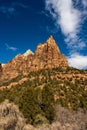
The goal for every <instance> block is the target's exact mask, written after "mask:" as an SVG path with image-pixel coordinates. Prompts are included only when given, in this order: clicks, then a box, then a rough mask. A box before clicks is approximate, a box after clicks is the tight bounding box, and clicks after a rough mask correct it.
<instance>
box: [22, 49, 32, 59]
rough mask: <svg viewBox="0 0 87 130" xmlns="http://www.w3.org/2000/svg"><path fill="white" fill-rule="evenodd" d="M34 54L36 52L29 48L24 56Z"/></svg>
mask: <svg viewBox="0 0 87 130" xmlns="http://www.w3.org/2000/svg"><path fill="white" fill-rule="evenodd" d="M31 54H32V55H34V53H33V52H32V51H31V50H30V49H29V50H27V51H26V52H25V53H24V54H23V56H25V57H27V56H28V55H31Z"/></svg>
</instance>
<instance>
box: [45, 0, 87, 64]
mask: <svg viewBox="0 0 87 130" xmlns="http://www.w3.org/2000/svg"><path fill="white" fill-rule="evenodd" d="M45 4H46V10H48V11H49V13H50V14H51V15H52V17H53V19H54V20H55V25H56V27H60V29H61V32H62V33H63V35H64V37H65V39H64V40H65V43H66V45H67V47H68V48H69V49H70V56H71V59H72V55H73V54H75V53H77V52H79V51H80V50H82V49H84V48H85V47H86V46H87V45H86V43H85V42H84V40H83V39H82V37H81V36H80V35H79V34H80V31H81V29H82V24H83V23H84V20H85V18H87V0H82V1H81V0H75V1H74V0H45ZM80 4H81V5H80ZM79 6H81V8H80V7H79ZM84 17H85V18H84ZM80 57H81V58H83V57H84V56H81V55H80ZM76 58H79V57H78V56H76ZM72 63H73V60H72Z"/></svg>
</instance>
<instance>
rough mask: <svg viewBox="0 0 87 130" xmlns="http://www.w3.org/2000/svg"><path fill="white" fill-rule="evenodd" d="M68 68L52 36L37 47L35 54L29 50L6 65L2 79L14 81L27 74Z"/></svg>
mask: <svg viewBox="0 0 87 130" xmlns="http://www.w3.org/2000/svg"><path fill="white" fill-rule="evenodd" d="M67 66H68V62H67V60H66V57H65V56H64V55H63V54H61V52H60V50H59V48H58V46H57V44H56V42H55V40H54V39H53V37H52V36H50V37H49V39H48V40H47V41H46V42H45V43H44V44H39V45H38V46H37V48H36V51H35V54H34V53H33V52H32V51H31V50H28V51H26V52H25V53H24V54H19V55H17V56H16V57H15V58H14V59H12V60H11V61H10V62H8V63H7V64H5V65H4V66H3V72H2V77H1V79H2V80H8V79H12V78H14V77H16V76H18V75H19V74H27V73H29V72H31V71H37V70H39V69H46V68H56V67H62V68H66V67H67Z"/></svg>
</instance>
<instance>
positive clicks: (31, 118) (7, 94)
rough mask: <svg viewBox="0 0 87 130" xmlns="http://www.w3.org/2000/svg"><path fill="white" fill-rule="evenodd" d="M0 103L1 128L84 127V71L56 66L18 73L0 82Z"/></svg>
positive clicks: (86, 109)
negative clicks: (16, 75)
mask: <svg viewBox="0 0 87 130" xmlns="http://www.w3.org/2000/svg"><path fill="white" fill-rule="evenodd" d="M24 79H26V80H24ZM2 86H4V87H2ZM9 86H10V87H9ZM6 99H8V100H9V101H5V100H6ZM4 101H5V102H4ZM13 102H14V104H15V105H14V104H13ZM0 103H1V105H0V127H1V129H3V130H34V129H35V130H46V129H47V130H56V129H58V130H63V129H64V130H73V129H74V130H87V71H83V70H78V69H74V68H70V67H68V68H67V69H66V70H65V69H61V68H60V67H59V68H53V69H43V70H39V71H37V72H30V73H29V74H28V75H25V76H24V75H19V76H18V77H16V78H14V79H12V80H10V81H8V82H5V83H2V84H1V91H0ZM19 110H20V112H21V113H22V114H21V113H20V112H19ZM29 124H31V125H32V126H31V125H29Z"/></svg>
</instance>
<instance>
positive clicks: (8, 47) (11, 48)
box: [5, 43, 17, 51]
mask: <svg viewBox="0 0 87 130" xmlns="http://www.w3.org/2000/svg"><path fill="white" fill-rule="evenodd" d="M5 46H6V49H7V50H11V51H17V48H16V47H13V46H9V45H8V44H7V43H5Z"/></svg>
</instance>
